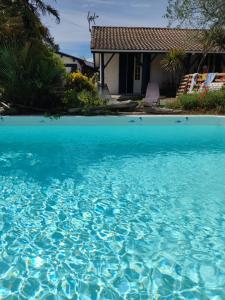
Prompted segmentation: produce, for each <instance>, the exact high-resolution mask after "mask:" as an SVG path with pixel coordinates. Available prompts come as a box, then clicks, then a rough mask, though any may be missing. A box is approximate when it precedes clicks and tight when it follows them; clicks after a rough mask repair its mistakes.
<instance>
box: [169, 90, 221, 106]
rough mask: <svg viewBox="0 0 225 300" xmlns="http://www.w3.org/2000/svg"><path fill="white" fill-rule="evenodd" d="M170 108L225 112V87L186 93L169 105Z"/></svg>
mask: <svg viewBox="0 0 225 300" xmlns="http://www.w3.org/2000/svg"><path fill="white" fill-rule="evenodd" d="M167 106H168V107H169V108H182V109H184V110H190V111H194V110H204V111H217V112H225V89H221V90H219V91H207V90H205V91H203V92H201V93H199V94H197V93H195V94H184V95H181V96H179V97H178V98H177V99H176V100H175V101H174V102H172V103H169V104H168V105H167Z"/></svg>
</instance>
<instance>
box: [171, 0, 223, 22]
mask: <svg viewBox="0 0 225 300" xmlns="http://www.w3.org/2000/svg"><path fill="white" fill-rule="evenodd" d="M165 16H166V18H168V20H169V22H170V24H171V23H174V22H178V23H179V24H180V25H186V26H190V25H191V26H194V27H203V28H205V27H224V24H225V14H224V0H169V3H168V6H167V12H166V15H165Z"/></svg>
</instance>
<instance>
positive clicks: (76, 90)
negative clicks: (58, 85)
mask: <svg viewBox="0 0 225 300" xmlns="http://www.w3.org/2000/svg"><path fill="white" fill-rule="evenodd" d="M63 102H64V104H65V106H66V108H81V109H82V110H84V111H88V110H90V109H92V108H94V107H98V106H103V105H104V101H103V100H101V99H100V97H99V95H98V91H97V88H96V87H95V84H94V81H93V79H90V78H88V77H87V76H85V75H83V74H82V73H80V72H76V73H71V74H69V75H68V76H67V82H66V90H65V94H64V101H63Z"/></svg>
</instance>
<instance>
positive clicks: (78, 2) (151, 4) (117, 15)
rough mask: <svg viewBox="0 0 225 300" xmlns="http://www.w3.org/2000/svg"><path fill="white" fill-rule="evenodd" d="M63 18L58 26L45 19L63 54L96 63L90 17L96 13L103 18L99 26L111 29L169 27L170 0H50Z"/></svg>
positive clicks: (52, 21)
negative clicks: (167, 16)
mask: <svg viewBox="0 0 225 300" xmlns="http://www.w3.org/2000/svg"><path fill="white" fill-rule="evenodd" d="M45 2H47V3H49V4H51V5H52V6H54V7H55V8H56V9H57V10H58V11H59V14H60V18H61V22H60V24H57V23H56V22H55V20H54V19H53V18H52V17H51V18H48V17H45V18H44V23H45V24H46V25H47V26H48V28H49V30H50V32H51V34H52V36H53V37H54V39H55V42H56V43H57V44H59V46H60V51H62V52H65V53H68V54H71V55H74V56H78V57H81V58H86V59H87V60H92V54H91V51H90V32H89V30H88V21H87V14H88V11H90V12H91V13H92V14H93V13H94V12H95V13H96V14H97V15H98V16H99V18H98V19H97V20H96V25H105V26H106V25H107V26H154V27H166V26H167V20H166V19H165V18H163V15H164V13H165V11H166V6H167V3H168V0H136V1H135V0H57V1H56V2H55V1H54V0H48V1H45Z"/></svg>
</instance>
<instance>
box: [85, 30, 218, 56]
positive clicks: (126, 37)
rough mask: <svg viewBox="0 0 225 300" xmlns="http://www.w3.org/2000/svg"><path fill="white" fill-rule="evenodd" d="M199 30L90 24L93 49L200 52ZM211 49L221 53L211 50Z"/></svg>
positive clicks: (200, 34) (200, 32)
mask: <svg viewBox="0 0 225 300" xmlns="http://www.w3.org/2000/svg"><path fill="white" fill-rule="evenodd" d="M202 36H203V31H202V30H198V29H178V28H175V29H174V28H173V29H172V28H150V27H105V26H93V27H92V38H91V49H92V51H93V52H94V51H97V50H99V51H102V50H106V51H110V50H112V51H125V50H128V51H132V50H133V51H137V50H140V51H141V50H143V51H150V52H153V51H157V52H158V51H159V52H167V51H168V50H170V49H172V48H182V49H185V50H186V51H187V52H202V51H203V45H202V43H201V37H202ZM210 52H220V51H219V50H218V49H214V50H213V51H210Z"/></svg>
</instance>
